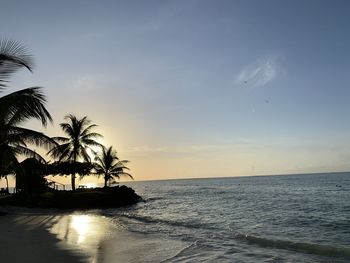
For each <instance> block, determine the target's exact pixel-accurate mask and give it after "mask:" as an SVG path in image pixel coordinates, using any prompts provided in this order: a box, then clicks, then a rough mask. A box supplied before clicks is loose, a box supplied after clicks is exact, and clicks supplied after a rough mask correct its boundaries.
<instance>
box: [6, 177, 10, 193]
mask: <svg viewBox="0 0 350 263" xmlns="http://www.w3.org/2000/svg"><path fill="white" fill-rule="evenodd" d="M5 180H6V190H7V192H8V193H9V192H10V191H9V180H8V178H7V175H5Z"/></svg>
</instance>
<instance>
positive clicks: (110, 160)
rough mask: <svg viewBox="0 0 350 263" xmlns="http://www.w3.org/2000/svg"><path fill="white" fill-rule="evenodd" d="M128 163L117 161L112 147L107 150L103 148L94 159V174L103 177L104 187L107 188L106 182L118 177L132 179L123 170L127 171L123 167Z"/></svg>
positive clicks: (126, 168)
mask: <svg viewBox="0 0 350 263" xmlns="http://www.w3.org/2000/svg"><path fill="white" fill-rule="evenodd" d="M128 162H129V161H127V160H119V158H118V157H117V152H116V151H115V150H113V148H112V146H110V147H109V148H106V147H103V148H102V152H101V153H100V154H99V155H98V156H97V157H96V163H95V165H94V166H95V172H96V174H97V175H98V176H100V175H103V179H104V182H105V183H104V187H107V182H108V181H112V180H114V178H115V177H116V178H118V179H119V178H120V176H128V177H130V178H131V179H134V178H133V177H132V176H131V174H129V173H126V172H125V171H124V170H129V168H128V167H126V166H125V165H126V164H127V163H128Z"/></svg>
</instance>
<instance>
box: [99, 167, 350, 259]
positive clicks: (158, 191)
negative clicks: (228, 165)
mask: <svg viewBox="0 0 350 263" xmlns="http://www.w3.org/2000/svg"><path fill="white" fill-rule="evenodd" d="M129 185H130V186H132V187H134V188H135V189H136V191H137V193H139V194H140V195H142V196H143V197H144V198H145V199H147V202H145V203H139V204H137V205H136V206H133V207H129V208H124V209H119V210H116V209H109V210H104V211H100V213H102V214H103V215H105V216H107V217H108V218H111V219H112V220H114V222H118V224H123V226H124V227H125V228H126V229H127V230H128V231H131V232H133V233H139V234H143V235H146V236H147V237H148V240H152V239H154V240H158V241H159V246H160V247H161V246H163V247H164V244H162V243H163V242H162V240H164V242H165V240H167V241H169V240H172V241H174V242H177V244H179V243H181V244H182V246H179V245H178V246H177V249H178V250H177V251H174V253H173V255H172V256H171V257H169V258H164V255H163V256H162V255H159V257H156V255H155V257H156V261H159V262H161V261H164V262H193V261H196V262H348V261H350V174H347V173H342V174H314V175H288V176H269V177H243V178H242V177H240V178H225V179H223V178H221V179H196V180H169V181H152V182H135V183H132V184H129ZM138 253H141V252H138ZM145 253H146V252H145ZM153 260H155V259H154V258H153Z"/></svg>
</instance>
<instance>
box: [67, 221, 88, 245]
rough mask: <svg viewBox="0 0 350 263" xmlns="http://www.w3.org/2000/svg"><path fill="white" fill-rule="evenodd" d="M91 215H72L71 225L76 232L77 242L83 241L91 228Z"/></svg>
mask: <svg viewBox="0 0 350 263" xmlns="http://www.w3.org/2000/svg"><path fill="white" fill-rule="evenodd" d="M91 219H92V218H91V216H89V215H73V216H72V221H71V227H72V229H74V230H75V231H76V232H77V244H81V243H83V242H84V241H85V239H86V236H87V235H88V233H89V232H90V231H91V230H92V228H93V225H92V224H91V221H92V220H91Z"/></svg>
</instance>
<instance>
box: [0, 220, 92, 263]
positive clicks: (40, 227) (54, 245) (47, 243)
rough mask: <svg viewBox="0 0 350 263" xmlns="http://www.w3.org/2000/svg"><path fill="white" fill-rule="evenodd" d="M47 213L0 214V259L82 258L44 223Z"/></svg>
mask: <svg viewBox="0 0 350 263" xmlns="http://www.w3.org/2000/svg"><path fill="white" fill-rule="evenodd" d="M45 220H47V216H18V215H5V216H0V244H1V248H0V261H1V262H12V263H22V262H23V263H31V262H33V263H34V262H35V263H47V262H50V263H56V262H57V263H61V262H66V263H70V262H86V256H85V255H84V254H83V253H81V252H80V251H79V250H74V249H72V248H69V247H68V246H67V245H66V244H65V243H64V242H63V241H61V240H59V239H58V238H56V237H55V235H53V234H50V233H49V232H48V231H47V230H46V227H45V225H44V224H45Z"/></svg>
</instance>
